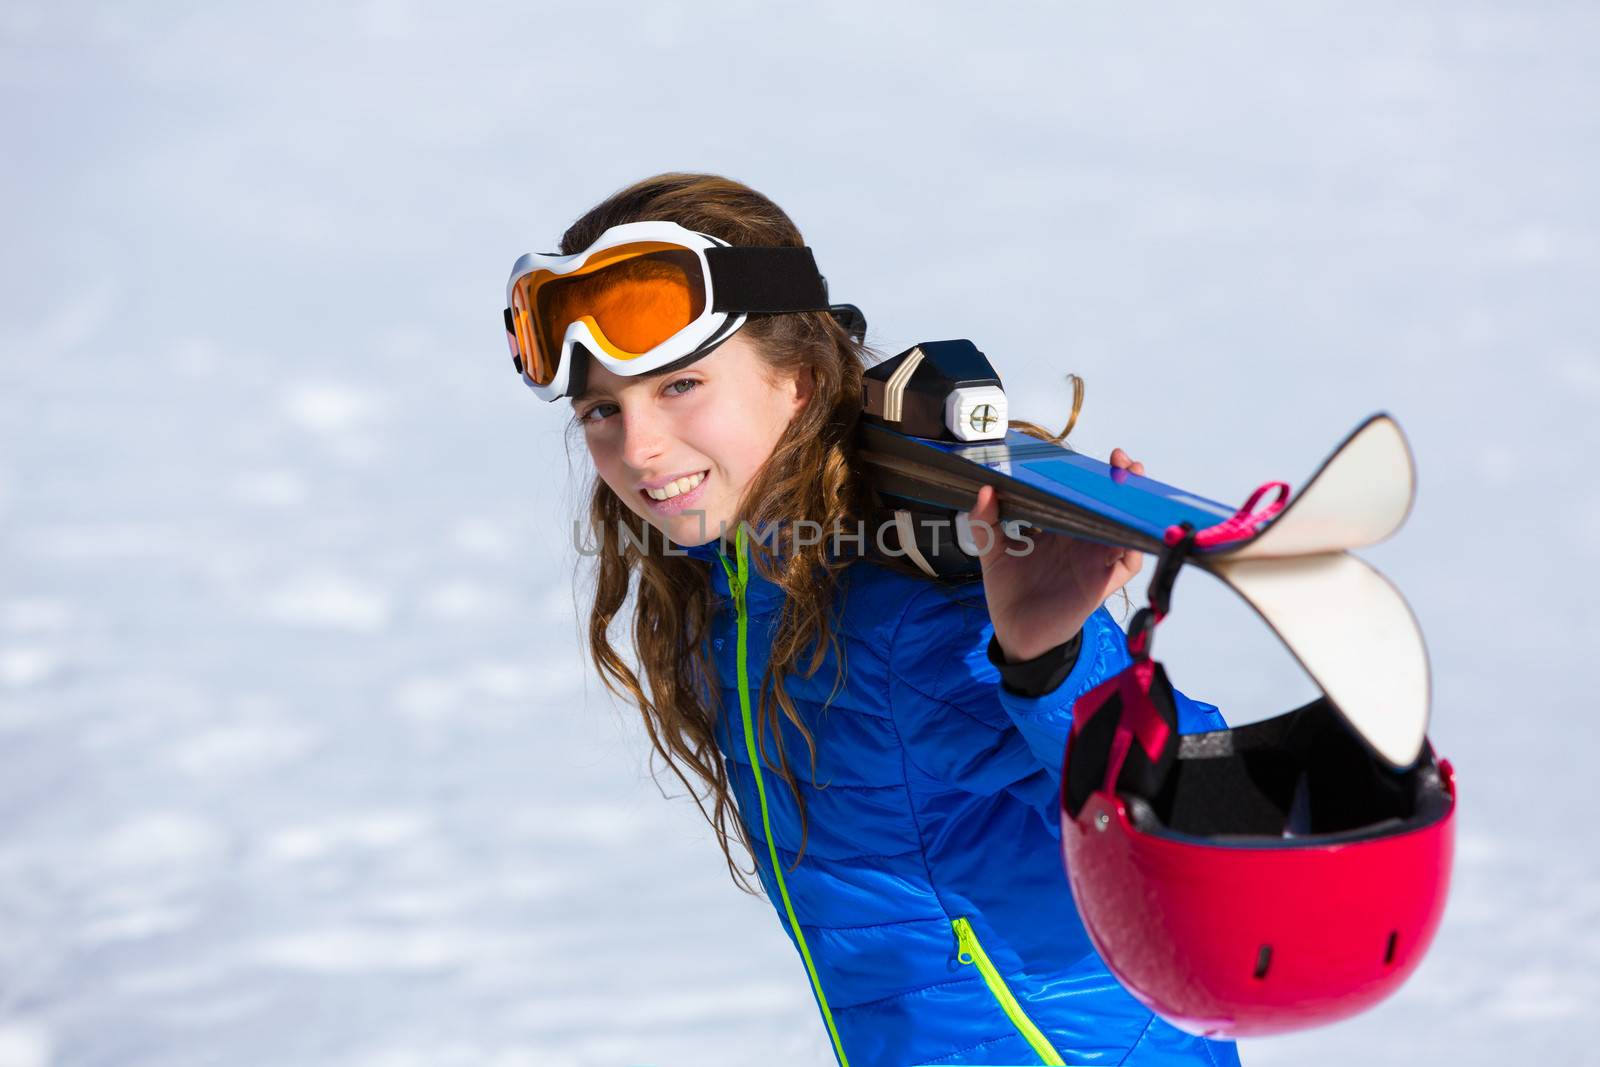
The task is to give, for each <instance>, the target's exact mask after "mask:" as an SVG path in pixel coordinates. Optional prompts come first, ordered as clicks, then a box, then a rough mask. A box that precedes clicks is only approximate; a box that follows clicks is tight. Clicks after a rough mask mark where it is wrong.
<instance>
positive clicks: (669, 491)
mask: <svg viewBox="0 0 1600 1067" xmlns="http://www.w3.org/2000/svg"><path fill="white" fill-rule="evenodd" d="M710 473H711V472H710V471H708V470H705V471H700V472H699V473H698V474H686V475H684V476H683V477H682V478H679V479H678V480H677V481H675V482H668V483H667V484H666V485H664V486H662V487H661V488H660V489H641V490H639V492H641V493H643V494H644V495H645V496H647V497H649V498H650V499H651V500H653V501H655V502H657V503H661V502H662V501H666V500H671V499H672V498H674V497H678V496H682V495H683V494H684V493H688V492H692V491H693V490H694V489H695V488H697V487H698V486H699V485H700V483H701V482H703V481H705V480H706V476H707V475H709V474H710Z"/></svg>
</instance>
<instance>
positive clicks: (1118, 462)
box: [1111, 448, 1144, 475]
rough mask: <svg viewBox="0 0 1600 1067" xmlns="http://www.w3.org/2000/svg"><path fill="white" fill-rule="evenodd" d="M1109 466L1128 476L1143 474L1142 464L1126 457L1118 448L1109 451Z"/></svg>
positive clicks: (1128, 456) (1130, 457)
mask: <svg viewBox="0 0 1600 1067" xmlns="http://www.w3.org/2000/svg"><path fill="white" fill-rule="evenodd" d="M1111 465H1112V466H1113V467H1116V468H1118V469H1119V470H1125V471H1127V472H1128V473H1129V474H1140V475H1142V474H1144V464H1143V463H1140V462H1139V461H1138V460H1136V459H1134V458H1133V457H1132V456H1130V455H1128V454H1127V453H1126V452H1124V451H1123V450H1122V449H1120V448H1113V449H1112V450H1111Z"/></svg>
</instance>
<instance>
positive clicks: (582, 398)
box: [572, 367, 689, 409]
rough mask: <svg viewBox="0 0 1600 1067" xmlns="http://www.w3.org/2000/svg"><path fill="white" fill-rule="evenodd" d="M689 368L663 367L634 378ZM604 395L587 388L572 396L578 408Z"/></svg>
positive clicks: (647, 377)
mask: <svg viewBox="0 0 1600 1067" xmlns="http://www.w3.org/2000/svg"><path fill="white" fill-rule="evenodd" d="M688 369H689V368H688V367H662V368H661V369H660V370H653V371H650V372H648V373H646V374H639V375H635V376H634V378H633V380H634V381H636V382H648V381H650V380H651V379H652V378H663V377H665V376H666V375H668V374H675V373H677V372H678V371H685V370H688ZM604 395H606V394H605V393H604V392H602V391H601V390H599V389H585V390H584V391H583V392H581V393H579V394H578V395H577V396H575V397H573V398H572V406H573V408H574V409H577V408H578V407H579V406H580V405H582V404H583V403H585V402H586V401H589V400H592V399H594V398H595V397H597V396H604Z"/></svg>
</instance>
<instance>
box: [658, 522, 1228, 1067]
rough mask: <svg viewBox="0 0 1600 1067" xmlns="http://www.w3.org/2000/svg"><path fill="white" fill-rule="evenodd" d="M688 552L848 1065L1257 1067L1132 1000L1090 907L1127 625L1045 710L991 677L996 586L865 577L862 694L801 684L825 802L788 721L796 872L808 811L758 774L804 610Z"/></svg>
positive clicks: (794, 918)
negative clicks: (1108, 710) (1063, 789)
mask: <svg viewBox="0 0 1600 1067" xmlns="http://www.w3.org/2000/svg"><path fill="white" fill-rule="evenodd" d="M741 534H742V531H741ZM688 552H689V555H690V556H692V557H694V558H696V559H701V560H705V561H707V562H708V563H709V565H710V567H711V578H712V589H713V591H714V593H715V595H716V596H717V598H718V602H717V605H716V609H717V610H716V611H715V612H714V614H713V618H712V623H711V628H710V634H709V635H708V640H709V641H710V642H711V648H710V649H709V650H708V651H709V653H710V657H711V662H712V663H714V664H715V669H716V673H717V682H718V684H719V686H720V688H721V694H720V696H721V708H722V714H721V716H720V717H719V720H718V728H717V740H718V744H719V745H720V747H721V751H722V755H723V758H724V760H725V761H726V764H727V768H728V777H729V780H730V783H731V786H732V790H733V793H734V797H735V800H736V802H737V804H738V808H739V816H740V818H741V820H742V821H743V823H744V826H745V828H746V830H747V831H748V833H749V836H750V840H751V841H752V843H753V844H754V848H755V854H756V855H755V859H756V866H757V870H758V872H759V875H760V879H761V883H762V885H763V887H764V888H765V890H766V894H767V898H768V899H769V900H771V901H772V903H773V905H774V907H775V908H776V909H777V912H778V917H779V920H780V921H781V922H782V924H783V927H784V929H785V931H786V932H787V933H788V935H789V938H790V940H792V941H793V942H794V943H795V947H796V949H797V950H798V951H799V954H800V956H801V959H802V962H803V963H804V965H805V969H806V973H807V975H808V977H809V979H810V983H811V989H812V993H813V995H814V996H815V997H816V1000H817V1006H818V1008H819V1010H820V1011H821V1013H822V1017H823V1022H824V1024H825V1025H826V1026H827V1028H828V1033H829V1036H830V1038H831V1040H832V1043H833V1048H834V1053H835V1055H836V1056H837V1057H838V1059H839V1062H840V1064H842V1065H847V1067H904V1065H911V1064H1037V1063H1046V1064H1063V1063H1064V1064H1132V1065H1153V1064H1205V1065H1225V1064H1237V1063H1238V1062H1239V1059H1238V1054H1237V1052H1236V1050H1235V1047H1234V1045H1233V1043H1232V1042H1226V1041H1220V1042H1219V1041H1208V1040H1205V1039H1203V1038H1198V1037H1194V1036H1191V1035H1189V1034H1186V1033H1184V1032H1182V1031H1180V1030H1178V1029H1176V1028H1174V1027H1173V1026H1171V1025H1169V1024H1168V1023H1166V1022H1164V1021H1163V1020H1161V1019H1159V1018H1156V1017H1155V1016H1153V1015H1152V1014H1151V1013H1150V1011H1149V1010H1148V1009H1146V1008H1145V1007H1144V1006H1143V1005H1141V1004H1140V1003H1139V1002H1138V1001H1136V1000H1135V999H1134V998H1133V997H1132V996H1131V995H1130V994H1129V993H1128V992H1127V991H1126V990H1125V989H1123V988H1122V986H1121V985H1119V984H1118V983H1117V981H1116V979H1114V978H1113V977H1112V976H1111V974H1110V973H1109V972H1108V971H1107V970H1106V967H1105V964H1104V963H1103V962H1101V959H1100V957H1099V955H1098V954H1097V953H1096V952H1095V950H1094V948H1093V946H1092V945H1091V943H1090V941H1089V937H1088V934H1087V933H1086V932H1085V931H1084V928H1083V924H1082V923H1081V922H1080V920H1079V919H1078V914H1077V909H1076V908H1075V907H1074V905H1073V902H1072V892H1071V889H1070V888H1069V887H1068V885H1067V879H1066V874H1065V872H1064V870H1063V868H1062V863H1061V854H1060V833H1061V830H1060V825H1059V823H1058V821H1057V820H1058V818H1059V816H1058V813H1057V794H1058V791H1059V788H1060V773H1061V760H1062V755H1063V752H1064V749H1065V747H1066V740H1067V733H1068V730H1069V729H1070V727H1071V724H1072V705H1073V702H1074V700H1076V698H1077V697H1078V696H1079V695H1081V694H1082V693H1084V692H1086V691H1087V690H1089V689H1091V688H1092V687H1094V686H1095V685H1097V684H1098V683H1100V682H1101V681H1103V680H1105V679H1106V678H1108V677H1110V676H1111V675H1113V674H1115V673H1116V672H1117V671H1118V670H1120V669H1121V668H1122V667H1123V666H1124V665H1126V664H1127V662H1128V654H1127V650H1126V646H1125V644H1124V641H1125V638H1124V635H1123V632H1122V630H1121V629H1120V628H1119V627H1118V626H1117V624H1116V622H1115V621H1114V620H1113V619H1112V618H1111V615H1110V613H1109V612H1107V611H1106V609H1105V608H1104V607H1102V608H1100V609H1099V610H1098V611H1096V612H1095V613H1094V615H1092V616H1091V617H1090V618H1089V620H1088V622H1087V623H1086V624H1085V626H1084V632H1083V643H1082V645H1081V647H1080V651H1079V655H1078V659H1077V662H1076V665H1075V666H1074V667H1073V669H1072V671H1071V673H1070V674H1069V675H1068V676H1067V677H1066V679H1065V680H1064V681H1063V682H1062V683H1061V684H1060V686H1058V687H1057V688H1056V689H1055V690H1054V691H1053V692H1051V693H1048V694H1046V695H1044V696H1041V697H1037V698H1034V697H1024V696H1019V695H1017V694H1016V693H1014V692H1012V691H1010V690H1008V689H1005V688H1004V687H1002V685H1001V684H1000V677H999V672H998V671H997V670H996V669H995V667H994V665H993V664H992V663H990V662H989V658H988V642H989V638H990V635H991V634H992V633H993V632H994V631H993V626H992V624H991V623H990V621H989V616H988V610H987V607H986V604H985V601H984V597H983V583H982V582H981V581H972V582H965V583H960V584H956V585H951V584H947V583H938V582H933V581H930V580H927V579H919V578H916V577H912V576H908V575H903V574H900V573H898V572H896V571H893V570H891V569H889V568H887V567H884V566H882V565H880V564H877V563H873V562H872V561H870V560H867V559H862V560H857V561H856V562H853V563H851V564H850V565H849V566H848V567H846V568H845V569H844V570H843V571H842V572H841V573H840V584H839V589H838V594H837V595H838V596H839V597H841V598H842V603H841V604H840V605H839V606H840V607H841V609H842V610H841V611H840V612H839V613H838V614H839V617H840V619H841V622H840V631H839V632H838V635H837V636H838V641H839V645H840V648H841V650H842V652H843V655H844V660H845V667H846V670H845V675H844V683H843V685H842V686H840V687H839V691H838V692H837V693H832V690H833V689H834V686H835V682H836V676H837V672H836V667H835V659H834V654H833V652H832V651H831V650H830V651H829V653H828V658H827V660H826V661H825V662H824V663H823V665H822V667H821V669H819V670H818V671H817V672H816V673H815V674H814V675H812V677H811V678H810V679H804V678H801V677H799V676H798V675H797V674H790V675H789V676H788V677H787V678H786V679H784V685H785V688H786V690H787V691H788V693H789V695H790V696H791V697H792V699H793V701H794V703H795V706H796V708H797V710H798V711H799V712H800V713H801V715H802V716H803V718H804V720H805V722H806V725H807V727H808V728H809V729H810V731H811V733H812V736H813V738H814V739H815V742H816V783H817V784H816V785H813V783H812V781H811V776H810V774H809V764H808V762H807V757H806V748H805V743H804V741H803V739H802V738H801V737H800V735H799V733H798V732H797V731H795V730H794V727H793V726H792V725H791V724H790V723H788V722H787V721H784V720H783V716H782V715H778V716H775V718H776V719H778V720H779V722H780V726H779V728H780V729H782V730H783V731H784V751H785V752H786V753H788V758H789V764H790V767H791V768H792V769H793V771H794V775H795V778H796V779H797V781H798V782H799V785H800V791H801V793H802V795H803V797H804V800H805V806H806V819H807V829H808V836H807V839H806V849H805V855H804V856H803V858H802V859H801V861H800V864H799V866H798V867H794V869H792V870H791V869H789V868H790V867H791V866H792V865H793V864H794V861H795V856H796V853H797V850H798V849H799V845H800V833H801V827H800V818H799V811H798V808H797V807H796V805H795V802H794V797H793V796H792V795H791V793H790V791H789V788H788V787H787V786H786V785H785V784H784V782H783V780H782V779H781V778H780V777H779V776H778V775H777V774H776V773H775V772H774V771H772V770H771V769H770V768H766V769H760V770H758V769H757V768H756V767H754V766H753V764H754V762H755V761H754V758H753V757H754V755H755V753H756V752H757V751H758V746H761V748H760V750H765V751H767V752H769V753H770V752H773V751H775V746H774V745H773V742H772V739H771V738H770V736H769V737H767V738H758V737H757V736H756V731H757V729H758V727H759V723H758V722H757V718H756V711H757V709H758V707H759V703H758V701H759V699H760V685H761V680H762V677H763V675H764V672H765V669H766V665H767V659H768V654H769V651H770V648H771V642H772V636H773V631H774V630H775V627H776V625H777V620H778V614H779V610H780V608H781V607H782V601H783V595H784V594H783V591H782V589H781V588H780V587H778V586H777V585H776V584H775V583H772V582H770V581H767V580H766V579H765V578H763V577H762V576H761V575H760V574H759V573H758V572H757V571H756V569H755V567H754V566H753V565H752V564H750V563H749V560H748V546H747V545H746V544H745V542H744V540H743V537H742V536H741V537H740V539H739V541H738V547H737V549H731V548H730V549H725V548H724V547H723V545H722V542H721V541H720V540H713V541H711V542H709V543H707V544H706V545H702V546H698V547H695V548H691V549H689V550H688ZM733 556H737V557H738V558H737V559H735V558H732V557H733ZM830 693H832V700H831V701H830V700H829V697H830ZM825 704H826V705H827V707H826V708H824V705H825ZM1177 711H1178V724H1179V729H1180V731H1182V732H1185V733H1193V732H1198V731H1202V730H1212V729H1221V728H1223V727H1224V723H1223V721H1222V717H1221V716H1220V715H1219V714H1218V713H1217V710H1216V708H1214V707H1212V706H1211V705H1208V704H1201V703H1198V702H1194V701H1190V700H1189V699H1187V698H1186V697H1184V696H1182V695H1181V694H1178V696H1177ZM763 741H765V744H762V742H763ZM774 858H775V859H776V861H777V864H776V865H775V864H774Z"/></svg>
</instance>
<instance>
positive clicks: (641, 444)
mask: <svg viewBox="0 0 1600 1067" xmlns="http://www.w3.org/2000/svg"><path fill="white" fill-rule="evenodd" d="M630 408H631V410H629V409H627V408H625V409H624V410H622V411H620V412H618V413H617V417H618V418H620V419H621V420H622V461H623V462H624V463H626V464H627V465H628V466H630V467H632V468H634V469H635V470H646V469H649V468H650V467H652V466H653V465H654V464H655V462H656V460H657V459H659V458H660V457H661V455H662V453H664V452H665V451H666V446H667V433H666V424H665V420H664V419H663V418H662V416H661V414H660V413H659V412H658V411H656V409H655V405H653V404H633V405H630Z"/></svg>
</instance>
